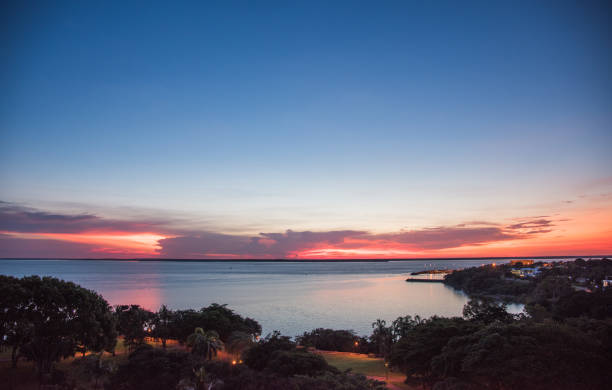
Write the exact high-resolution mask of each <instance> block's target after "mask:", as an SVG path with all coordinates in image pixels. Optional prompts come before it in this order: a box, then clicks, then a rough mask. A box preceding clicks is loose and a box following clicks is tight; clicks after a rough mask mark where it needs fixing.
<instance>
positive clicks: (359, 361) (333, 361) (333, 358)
mask: <svg viewBox="0 0 612 390" xmlns="http://www.w3.org/2000/svg"><path fill="white" fill-rule="evenodd" d="M317 352H318V353H320V354H321V355H322V356H323V357H324V358H325V360H327V362H328V363H329V364H330V365H332V366H334V367H336V368H337V369H339V370H342V371H344V370H347V369H349V368H350V369H351V370H352V371H353V372H356V373H359V374H363V375H366V376H369V377H375V379H378V380H382V381H386V377H387V370H386V368H385V363H384V361H383V359H381V358H371V357H368V356H367V355H364V354H361V353H350V352H330V351H317ZM405 379H406V376H405V375H404V374H402V373H398V372H389V380H388V381H387V385H389V387H390V388H391V389H402V390H413V389H414V387H410V386H408V385H406V384H405V383H404V380H405Z"/></svg>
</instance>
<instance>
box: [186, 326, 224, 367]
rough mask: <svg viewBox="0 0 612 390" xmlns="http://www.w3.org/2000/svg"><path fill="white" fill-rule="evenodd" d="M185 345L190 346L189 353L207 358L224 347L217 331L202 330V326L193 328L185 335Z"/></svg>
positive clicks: (210, 357) (215, 354)
mask: <svg viewBox="0 0 612 390" xmlns="http://www.w3.org/2000/svg"><path fill="white" fill-rule="evenodd" d="M187 345H188V346H189V347H191V353H193V354H195V355H199V356H203V357H204V358H205V359H208V360H210V359H212V358H213V357H214V356H217V352H218V351H220V350H222V349H223V348H224V345H223V342H222V341H221V339H220V338H219V333H217V332H215V331H214V330H209V331H208V332H204V329H202V328H195V331H194V332H193V333H192V334H191V335H189V337H187Z"/></svg>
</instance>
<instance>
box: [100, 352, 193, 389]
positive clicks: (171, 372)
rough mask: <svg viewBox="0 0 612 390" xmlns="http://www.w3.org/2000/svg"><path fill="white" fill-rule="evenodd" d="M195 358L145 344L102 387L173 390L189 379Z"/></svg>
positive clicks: (187, 354) (184, 353) (191, 375)
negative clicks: (183, 380) (182, 381)
mask: <svg viewBox="0 0 612 390" xmlns="http://www.w3.org/2000/svg"><path fill="white" fill-rule="evenodd" d="M199 365H200V363H199V362H198V359H197V358H196V357H195V356H194V355H192V354H189V353H186V352H168V351H166V350H163V349H155V348H153V347H151V346H149V345H142V346H139V347H137V348H136V349H135V350H134V352H132V353H131V354H130V356H129V357H128V360H127V362H126V363H125V364H122V365H121V366H119V368H118V370H117V371H116V372H115V374H114V375H112V376H111V377H110V380H109V383H108V384H107V385H106V388H107V389H109V390H111V389H113V390H114V389H121V390H166V389H174V388H176V386H177V385H178V383H179V382H180V381H181V379H183V378H189V379H191V378H192V377H193V373H194V369H196V368H197V367H199Z"/></svg>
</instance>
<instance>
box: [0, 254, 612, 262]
mask: <svg viewBox="0 0 612 390" xmlns="http://www.w3.org/2000/svg"><path fill="white" fill-rule="evenodd" d="M585 257H586V258H601V259H604V258H608V257H612V255H609V254H608V255H559V256H497V257H488V256H485V257H482V256H480V257H425V258H424V257H421V258H380V259H371V258H365V259H360V258H355V259H283V258H278V259H262V258H252V259H191V258H112V257H99V258H96V257H82V258H79V257H54V258H52V257H48V258H40V257H2V258H0V261H3V260H75V261H87V260H102V261H176V262H187V261H189V262H228V263H239V262H285V263H287V262H288V263H300V262H302V263H319V262H325V263H332V262H337V263H350V262H390V261H423V260H512V259H519V260H520V259H539V260H546V259H571V258H585Z"/></svg>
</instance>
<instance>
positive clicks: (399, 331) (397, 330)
mask: <svg viewBox="0 0 612 390" xmlns="http://www.w3.org/2000/svg"><path fill="white" fill-rule="evenodd" d="M421 322H422V319H421V317H419V316H418V315H416V316H414V318H412V316H410V315H408V316H405V317H397V319H396V320H394V321H393V323H392V324H391V333H392V336H393V341H394V342H397V341H398V340H399V339H401V338H402V337H405V336H407V335H408V333H409V332H410V331H411V330H412V329H414V327H415V326H417V325H418V324H420V323H421Z"/></svg>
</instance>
